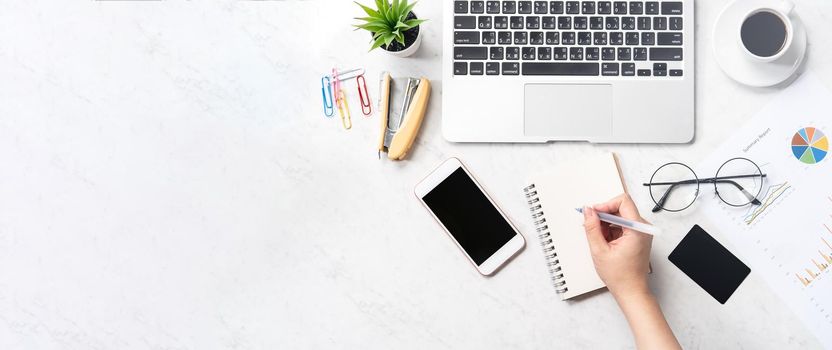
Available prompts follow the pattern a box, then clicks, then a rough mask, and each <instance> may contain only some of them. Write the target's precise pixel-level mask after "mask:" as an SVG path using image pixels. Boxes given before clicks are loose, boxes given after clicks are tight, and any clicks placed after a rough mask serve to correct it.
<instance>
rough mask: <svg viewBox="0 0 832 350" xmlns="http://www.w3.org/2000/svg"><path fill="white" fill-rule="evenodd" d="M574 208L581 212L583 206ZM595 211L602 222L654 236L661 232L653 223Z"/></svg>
mask: <svg viewBox="0 0 832 350" xmlns="http://www.w3.org/2000/svg"><path fill="white" fill-rule="evenodd" d="M575 210H577V211H578V212H579V213H581V214H583V212H584V209H583V208H575ZM595 212H596V213H598V218H599V219H601V221H603V222H608V223H610V224H613V225H618V226H621V227H626V228H629V229H632V230H636V231H638V232H644V233H646V234H649V235H654V236H655V235H657V234H661V233H662V230H661V229H659V228H658V227H656V226H653V225H648V224H645V223H642V222H638V221H632V220H627V219H625V218H622V217H620V216H615V215H612V214H607V213H602V212H600V211H597V210H596V211H595Z"/></svg>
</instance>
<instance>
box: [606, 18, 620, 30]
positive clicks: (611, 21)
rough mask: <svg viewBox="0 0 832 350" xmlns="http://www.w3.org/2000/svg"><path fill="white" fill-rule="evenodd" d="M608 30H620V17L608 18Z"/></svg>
mask: <svg viewBox="0 0 832 350" xmlns="http://www.w3.org/2000/svg"><path fill="white" fill-rule="evenodd" d="M606 22H607V30H618V17H607V18H606Z"/></svg>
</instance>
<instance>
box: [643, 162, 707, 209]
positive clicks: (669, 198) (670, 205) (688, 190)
mask: <svg viewBox="0 0 832 350" xmlns="http://www.w3.org/2000/svg"><path fill="white" fill-rule="evenodd" d="M649 186H650V197H652V198H653V202H655V203H656V207H657V208H654V210H653V211H658V210H656V209H659V208H661V209H664V210H667V211H680V210H684V209H685V208H687V207H689V206H690V205H691V204H693V201H694V200H696V196H697V195H698V194H699V179H697V178H696V173H694V172H693V169H691V168H689V167H688V166H686V165H684V164H681V163H668V164H665V165H662V166H661V167H660V168H659V169H658V170H656V172H655V173H653V177H652V178H650V185H649Z"/></svg>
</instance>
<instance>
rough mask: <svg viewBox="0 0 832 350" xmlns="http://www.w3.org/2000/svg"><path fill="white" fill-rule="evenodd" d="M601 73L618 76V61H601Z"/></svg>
mask: <svg viewBox="0 0 832 350" xmlns="http://www.w3.org/2000/svg"><path fill="white" fill-rule="evenodd" d="M601 75H603V76H618V63H601Z"/></svg>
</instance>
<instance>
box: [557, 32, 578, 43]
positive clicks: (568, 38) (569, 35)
mask: <svg viewBox="0 0 832 350" xmlns="http://www.w3.org/2000/svg"><path fill="white" fill-rule="evenodd" d="M560 43H561V44H563V45H575V32H563V33H562V34H561V35H560Z"/></svg>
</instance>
